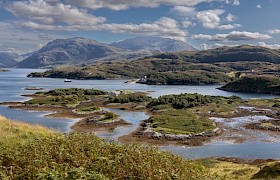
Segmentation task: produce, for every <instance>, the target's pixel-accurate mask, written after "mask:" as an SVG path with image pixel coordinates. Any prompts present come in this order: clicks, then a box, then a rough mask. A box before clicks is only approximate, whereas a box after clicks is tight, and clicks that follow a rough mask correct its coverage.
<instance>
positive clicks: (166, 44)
mask: <svg viewBox="0 0 280 180" xmlns="http://www.w3.org/2000/svg"><path fill="white" fill-rule="evenodd" d="M110 45H111V46H114V47H117V48H122V49H128V50H131V51H139V50H142V51H143V50H144V51H154V52H179V51H197V49H195V48H194V47H192V46H191V45H189V44H187V43H185V42H183V41H179V40H174V39H169V38H160V37H136V38H131V39H126V40H123V41H119V42H114V43H112V44H110Z"/></svg>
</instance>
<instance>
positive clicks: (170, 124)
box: [148, 110, 215, 134]
mask: <svg viewBox="0 0 280 180" xmlns="http://www.w3.org/2000/svg"><path fill="white" fill-rule="evenodd" d="M148 122H151V123H152V127H153V130H155V131H157V132H161V133H167V134H197V133H200V132H203V131H210V130H213V129H215V126H214V125H213V122H212V121H210V120H209V119H206V118H203V117H199V116H198V115H196V114H194V113H192V112H189V111H187V110H169V111H164V112H161V113H158V114H155V115H153V116H152V117H151V118H150V119H149V120H148Z"/></svg>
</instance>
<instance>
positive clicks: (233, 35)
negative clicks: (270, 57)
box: [192, 31, 272, 41]
mask: <svg viewBox="0 0 280 180" xmlns="http://www.w3.org/2000/svg"><path fill="white" fill-rule="evenodd" d="M192 38H193V39H196V40H210V41H246V40H265V39H271V38H272V37H271V36H269V35H267V34H261V33H259V32H247V31H242V32H240V31H232V32H230V33H228V34H216V35H207V34H199V35H194V36H192Z"/></svg>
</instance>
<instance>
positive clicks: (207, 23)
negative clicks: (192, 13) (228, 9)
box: [196, 9, 225, 29]
mask: <svg viewBox="0 0 280 180" xmlns="http://www.w3.org/2000/svg"><path fill="white" fill-rule="evenodd" d="M224 12H225V10H223V9H214V10H207V11H200V12H198V13H197V15H196V18H197V19H198V20H199V21H200V22H201V23H202V26H203V27H205V28H207V29H215V28H217V27H219V25H220V21H221V18H220V17H219V15H221V14H223V13H224Z"/></svg>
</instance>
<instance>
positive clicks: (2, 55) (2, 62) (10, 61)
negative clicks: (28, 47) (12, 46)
mask: <svg viewBox="0 0 280 180" xmlns="http://www.w3.org/2000/svg"><path fill="white" fill-rule="evenodd" d="M20 59H21V57H20V55H18V54H16V53H11V52H0V68H8V67H13V66H15V65H16V64H17V63H18V61H19V60H20Z"/></svg>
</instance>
